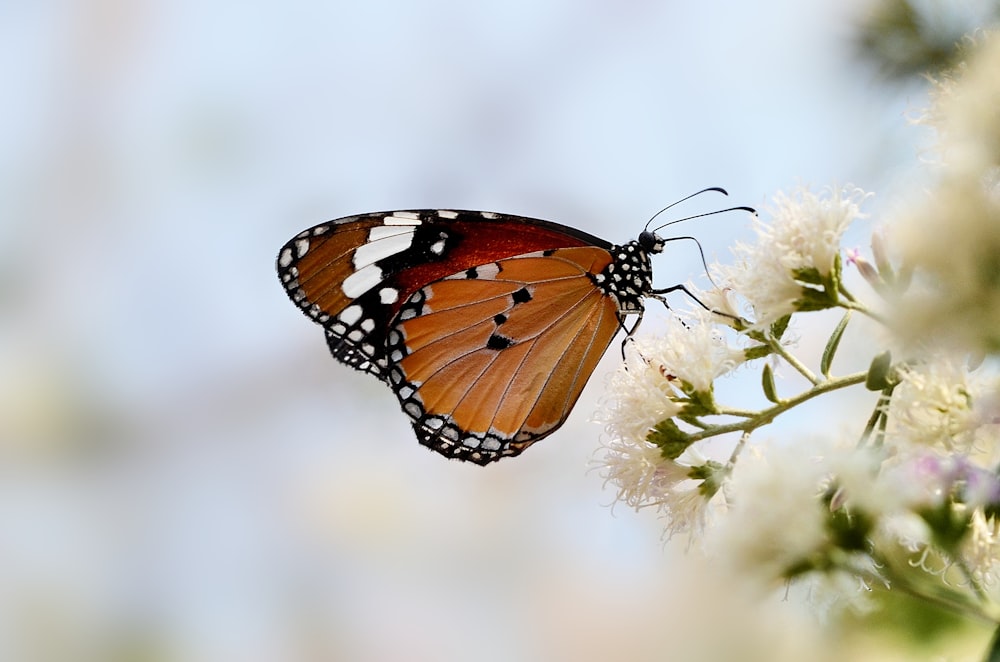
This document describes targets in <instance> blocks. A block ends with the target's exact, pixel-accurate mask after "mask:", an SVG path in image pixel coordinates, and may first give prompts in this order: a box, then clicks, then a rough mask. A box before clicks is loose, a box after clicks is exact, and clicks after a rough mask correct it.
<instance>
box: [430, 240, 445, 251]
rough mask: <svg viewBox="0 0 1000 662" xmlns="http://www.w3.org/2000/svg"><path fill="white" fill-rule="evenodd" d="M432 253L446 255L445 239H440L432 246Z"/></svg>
mask: <svg viewBox="0 0 1000 662" xmlns="http://www.w3.org/2000/svg"><path fill="white" fill-rule="evenodd" d="M431 253H434V254H435V255H441V254H442V253H444V239H438V240H437V241H435V242H434V243H433V244H431Z"/></svg>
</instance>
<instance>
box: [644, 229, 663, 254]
mask: <svg viewBox="0 0 1000 662" xmlns="http://www.w3.org/2000/svg"><path fill="white" fill-rule="evenodd" d="M638 241H639V246H640V247H641V248H642V250H644V251H646V253H647V254H649V255H656V254H658V253H662V252H663V246H664V244H665V243H666V242H665V241H664V240H663V237H661V236H660V235H658V234H656V233H655V232H651V231H649V230H643V231H642V232H641V233H640V234H639V239H638Z"/></svg>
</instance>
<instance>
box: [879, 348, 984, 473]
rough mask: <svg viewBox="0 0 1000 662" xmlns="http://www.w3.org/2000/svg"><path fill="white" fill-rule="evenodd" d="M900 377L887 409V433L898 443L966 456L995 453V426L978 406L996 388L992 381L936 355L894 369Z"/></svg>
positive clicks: (958, 361) (950, 359)
mask: <svg viewBox="0 0 1000 662" xmlns="http://www.w3.org/2000/svg"><path fill="white" fill-rule="evenodd" d="M899 376H900V377H901V378H902V381H901V382H900V384H899V385H898V386H897V387H896V389H895V391H894V392H893V394H892V401H891V403H890V405H889V434H890V435H891V438H892V439H893V441H895V442H896V443H898V444H903V445H904V446H907V445H919V446H928V447H932V448H937V449H940V450H944V451H949V452H954V451H958V452H960V453H963V454H969V453H970V452H972V451H973V450H976V451H980V452H987V453H989V454H990V455H991V456H992V455H995V452H996V451H997V441H998V438H997V433H998V429H997V425H996V424H995V423H994V422H993V419H992V417H991V416H990V417H986V416H984V415H983V412H982V411H981V410H980V408H979V407H977V404H979V403H978V402H977V401H979V400H981V399H982V400H983V401H984V402H987V403H989V402H991V400H990V399H989V398H986V397H985V396H986V395H987V394H988V393H991V392H993V391H995V390H996V383H995V380H994V379H988V378H987V377H985V376H983V375H981V374H979V372H978V371H977V372H972V371H970V370H969V369H968V368H967V367H966V365H965V363H964V362H963V361H960V360H958V359H957V358H953V357H937V358H933V359H930V360H928V361H926V362H925V363H920V364H917V365H912V366H909V367H903V368H900V369H899Z"/></svg>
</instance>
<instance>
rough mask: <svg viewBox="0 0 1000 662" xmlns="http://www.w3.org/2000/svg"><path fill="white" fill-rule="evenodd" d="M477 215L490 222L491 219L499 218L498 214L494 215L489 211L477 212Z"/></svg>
mask: <svg viewBox="0 0 1000 662" xmlns="http://www.w3.org/2000/svg"><path fill="white" fill-rule="evenodd" d="M479 215H480V216H482V217H483V218H488V219H490V220H491V221H492V220H493V219H496V218H499V217H500V214H494V213H493V212H491V211H481V212H479Z"/></svg>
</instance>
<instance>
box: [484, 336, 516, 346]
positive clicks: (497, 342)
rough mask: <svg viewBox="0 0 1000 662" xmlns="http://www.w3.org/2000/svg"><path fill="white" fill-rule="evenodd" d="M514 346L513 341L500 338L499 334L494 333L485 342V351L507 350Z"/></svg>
mask: <svg viewBox="0 0 1000 662" xmlns="http://www.w3.org/2000/svg"><path fill="white" fill-rule="evenodd" d="M513 344H514V341H513V340H511V339H510V338H508V337H507V336H501V335H500V334H499V333H494V334H493V335H492V336H490V339H489V340H487V341H486V348H487V349H507V348H508V347H510V346H511V345H513Z"/></svg>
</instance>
